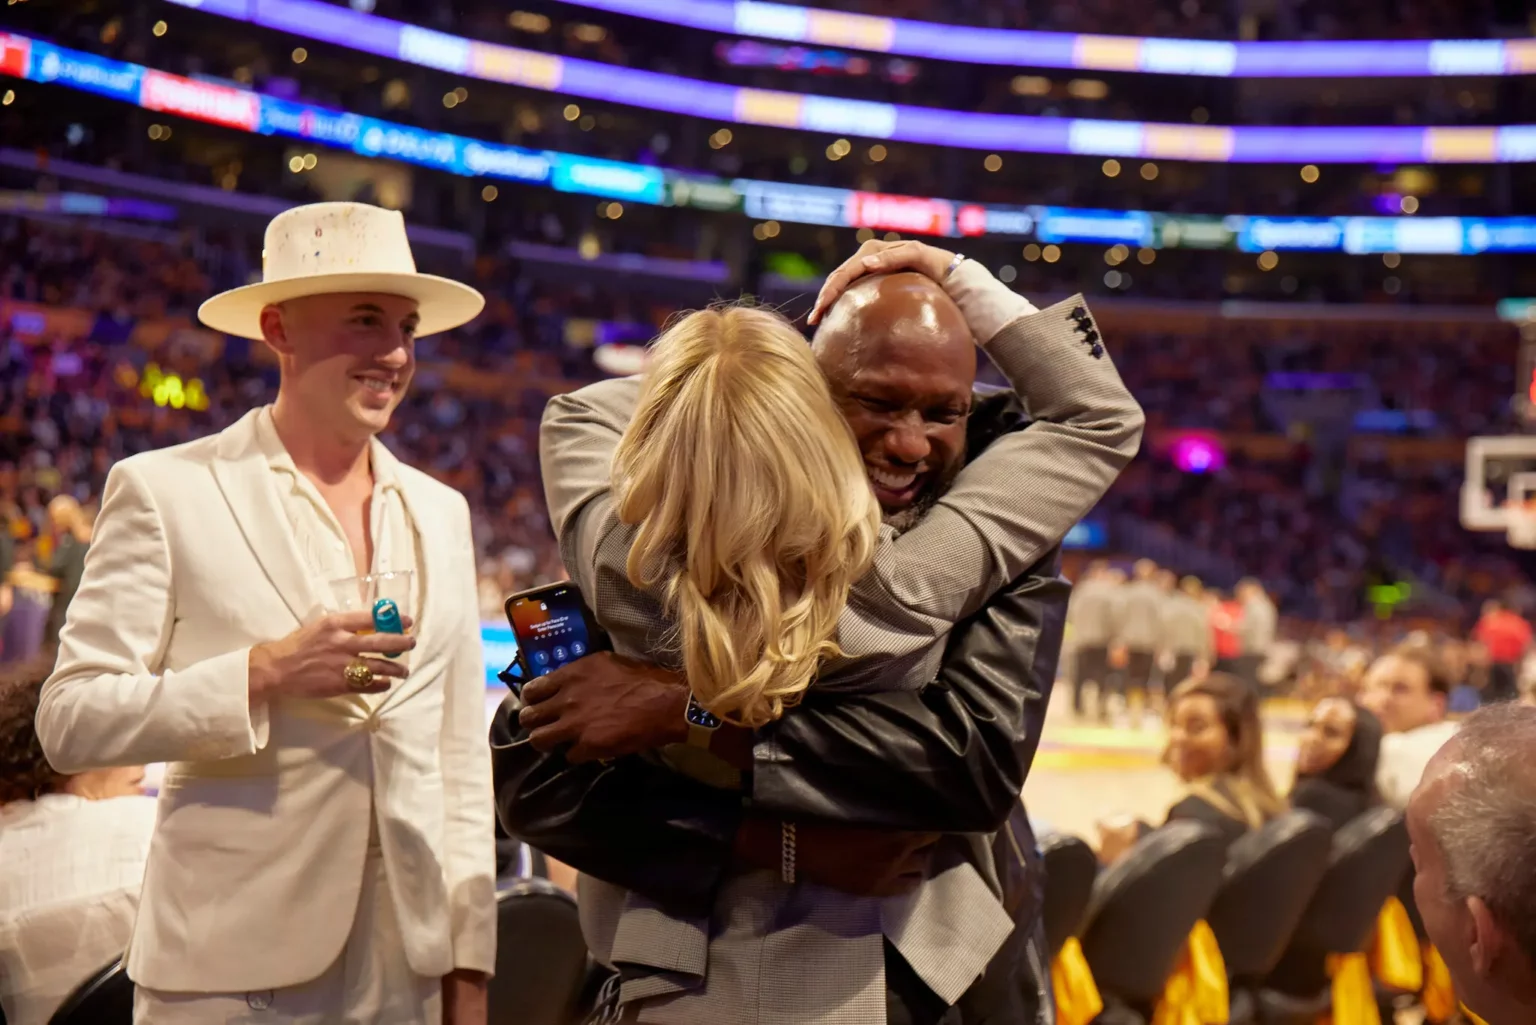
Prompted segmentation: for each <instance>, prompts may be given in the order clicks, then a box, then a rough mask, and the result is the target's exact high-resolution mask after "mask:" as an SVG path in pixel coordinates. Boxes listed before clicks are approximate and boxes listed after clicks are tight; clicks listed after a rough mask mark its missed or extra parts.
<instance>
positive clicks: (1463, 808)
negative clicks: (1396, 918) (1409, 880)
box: [1407, 703, 1536, 1025]
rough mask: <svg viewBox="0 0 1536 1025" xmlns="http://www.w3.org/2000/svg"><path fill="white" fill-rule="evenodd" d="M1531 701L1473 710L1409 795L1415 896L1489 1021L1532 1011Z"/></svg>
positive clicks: (1534, 723)
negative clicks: (1524, 703) (1529, 705)
mask: <svg viewBox="0 0 1536 1025" xmlns="http://www.w3.org/2000/svg"><path fill="white" fill-rule="evenodd" d="M1532 751H1536V708H1529V707H1526V706H1524V705H1519V704H1515V703H1505V704H1499V705H1494V706H1492V707H1489V708H1484V709H1482V710H1481V711H1479V712H1475V713H1473V715H1472V716H1471V717H1469V718H1468V719H1467V720H1466V722H1465V723H1463V725H1462V728H1461V731H1460V732H1459V733H1457V734H1456V735H1455V736H1454V737H1452V738H1451V739H1450V740H1449V741H1447V743H1446V744H1445V746H1444V747H1442V748H1441V749H1440V751H1439V752H1438V753H1437V754H1436V755H1435V756H1434V757H1433V758H1432V759H1431V760H1430V763H1429V766H1428V768H1427V769H1426V770H1425V772H1424V778H1423V779H1422V780H1421V781H1420V783H1419V785H1418V787H1417V788H1416V789H1415V790H1414V793H1413V797H1412V799H1411V800H1410V801H1409V803H1408V816H1407V818H1408V836H1409V838H1410V840H1411V841H1412V851H1413V864H1414V868H1415V870H1416V874H1415V878H1414V884H1413V894H1414V903H1415V904H1417V905H1418V909H1419V913H1420V915H1421V916H1422V917H1423V919H1424V929H1425V932H1427V933H1428V935H1429V939H1430V940H1431V941H1432V942H1433V943H1434V945H1435V949H1436V950H1438V951H1439V952H1440V956H1441V957H1443V958H1444V959H1445V964H1446V967H1447V968H1449V969H1450V974H1451V981H1452V983H1453V984H1454V985H1455V988H1456V995H1457V996H1458V997H1459V998H1460V999H1461V1001H1462V1003H1463V1004H1465V1005H1466V1007H1467V1008H1468V1009H1469V1010H1470V1011H1472V1012H1473V1013H1474V1014H1476V1015H1477V1016H1478V1017H1479V1018H1480V1019H1482V1020H1483V1021H1484V1022H1486V1023H1487V1025H1527V1023H1529V1022H1532V1021H1536V859H1533V858H1532V856H1531V852H1532V851H1533V850H1536V761H1533V760H1532V758H1531V752H1532Z"/></svg>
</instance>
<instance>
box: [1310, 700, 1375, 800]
mask: <svg viewBox="0 0 1536 1025" xmlns="http://www.w3.org/2000/svg"><path fill="white" fill-rule="evenodd" d="M1380 757H1381V721H1380V720H1378V719H1377V718H1376V717H1375V716H1374V715H1372V714H1371V713H1370V712H1368V711H1366V710H1365V709H1363V708H1361V707H1360V706H1359V705H1356V704H1354V703H1353V702H1351V701H1349V700H1347V699H1345V698H1324V699H1323V700H1322V701H1319V702H1318V703H1317V705H1316V706H1315V707H1314V708H1313V709H1312V715H1311V716H1310V717H1309V718H1308V719H1307V728H1306V731H1305V732H1304V733H1303V734H1302V735H1301V743H1300V745H1299V748H1298V750H1297V752H1296V782H1295V784H1294V785H1293V786H1292V787H1291V806H1292V807H1294V808H1301V809H1304V810H1306V811H1310V812H1315V813H1316V814H1318V815H1321V816H1322V817H1323V818H1325V819H1327V820H1328V821H1329V823H1330V824H1331V825H1332V826H1333V828H1334V829H1336V830H1337V829H1339V828H1341V827H1343V825H1344V824H1345V823H1346V822H1348V821H1350V820H1351V819H1353V818H1354V817H1355V816H1357V815H1359V814H1360V813H1361V812H1363V811H1365V810H1366V809H1367V808H1370V807H1371V806H1373V805H1376V804H1379V803H1380V802H1381V797H1380V796H1379V795H1378V794H1377V792H1376V769H1377V764H1378V762H1379V761H1380Z"/></svg>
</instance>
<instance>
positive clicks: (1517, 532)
mask: <svg viewBox="0 0 1536 1025" xmlns="http://www.w3.org/2000/svg"><path fill="white" fill-rule="evenodd" d="M1507 526H1508V530H1507V531H1506V532H1505V536H1506V537H1507V538H1508V539H1509V547H1511V548H1521V549H1525V550H1527V551H1529V550H1532V549H1536V508H1532V507H1531V506H1530V505H1523V506H1516V507H1513V508H1511V509H1509V510H1508V522H1507Z"/></svg>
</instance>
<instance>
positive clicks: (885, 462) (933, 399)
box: [814, 273, 976, 530]
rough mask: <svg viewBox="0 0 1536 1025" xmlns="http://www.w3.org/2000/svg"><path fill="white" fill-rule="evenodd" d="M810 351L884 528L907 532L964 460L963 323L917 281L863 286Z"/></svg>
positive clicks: (898, 278)
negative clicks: (861, 463) (856, 452)
mask: <svg viewBox="0 0 1536 1025" xmlns="http://www.w3.org/2000/svg"><path fill="white" fill-rule="evenodd" d="M814 349H815V353H816V361H817V363H819V364H820V366H821V371H822V373H823V374H825V375H826V377H827V383H828V384H829V385H830V386H831V388H832V397H833V398H834V399H835V400H836V401H837V404H838V408H839V409H840V410H841V411H842V413H843V418H844V419H845V420H847V421H848V427H849V429H850V430H852V431H853V436H854V440H855V441H857V442H858V445H859V451H860V452H861V453H862V454H863V456H864V464H865V466H866V467H867V468H868V470H869V474H870V483H871V485H873V487H874V489H875V496H876V497H877V498H878V499H879V500H880V507H881V509H882V510H883V511H884V512H885V514H886V522H887V523H889V524H891V525H892V526H894V527H896V528H897V529H899V530H905V529H907V528H908V527H910V526H912V525H913V524H915V523H916V522H917V521H918V520H919V519H920V518H921V517H922V515H923V512H924V511H925V510H926V509H928V508H929V507H931V506H932V504H933V503H934V502H935V501H937V500H938V498H939V496H940V495H942V494H943V493H944V492H945V491H946V490H947V489H948V487H949V485H950V482H951V481H953V480H954V477H955V475H956V474H957V473H959V471H960V467H961V465H962V464H963V463H964V460H965V444H966V434H965V428H966V422H967V417H968V416H969V415H970V410H971V391H972V389H973V388H974V387H975V386H976V346H975V343H973V342H972V341H971V332H970V329H969V328H968V327H967V326H966V323H965V317H964V316H962V315H961V313H960V310H959V309H958V308H957V307H956V306H955V304H954V302H953V301H952V300H951V299H950V298H949V296H947V295H945V294H944V290H943V289H942V288H940V287H939V286H938V285H936V284H934V282H933V279H931V278H928V277H924V276H923V275H921V274H910V273H898V274H889V275H884V276H879V277H868V278H863V279H861V280H859V281H858V282H856V283H855V284H854V285H853V286H852V287H850V288H849V289H848V291H847V292H845V293H843V294H842V295H841V296H840V297H839V298H838V299H837V302H836V303H835V304H834V305H833V306H832V308H831V309H830V310H829V311H828V313H827V316H826V317H825V318H823V319H822V322H821V326H820V327H819V328H818V329H817V331H816V340H815V343H814Z"/></svg>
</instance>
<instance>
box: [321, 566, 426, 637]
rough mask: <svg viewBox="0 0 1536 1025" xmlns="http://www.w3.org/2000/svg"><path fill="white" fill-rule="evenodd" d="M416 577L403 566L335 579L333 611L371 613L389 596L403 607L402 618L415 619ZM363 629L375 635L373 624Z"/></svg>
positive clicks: (401, 609) (332, 596)
mask: <svg viewBox="0 0 1536 1025" xmlns="http://www.w3.org/2000/svg"><path fill="white" fill-rule="evenodd" d="M414 577H415V574H414V573H412V572H411V571H410V570H408V569H403V570H393V571H391V572H388V573H369V574H368V575H366V576H361V577H342V578H341V579H340V580H332V581H331V582H330V584H329V589H330V610H331V611H332V612H370V613H371V612H372V611H373V609H374V606H375V605H376V604H377V603H378V602H379V600H380V599H381V598H388V599H389V600H390V601H392V602H394V603H395V607H396V608H397V609H399V610H400V618H401V619H407V618H413V617H414V616H415V615H416V609H415V605H414V599H415V597H416V590H415V588H414V587H413V586H412V585H413V583H414ZM359 632H360V633H364V634H371V633H373V632H374V631H373V628H372V627H369V628H368V629H366V630H361V631H359ZM402 657H403V656H402Z"/></svg>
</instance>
